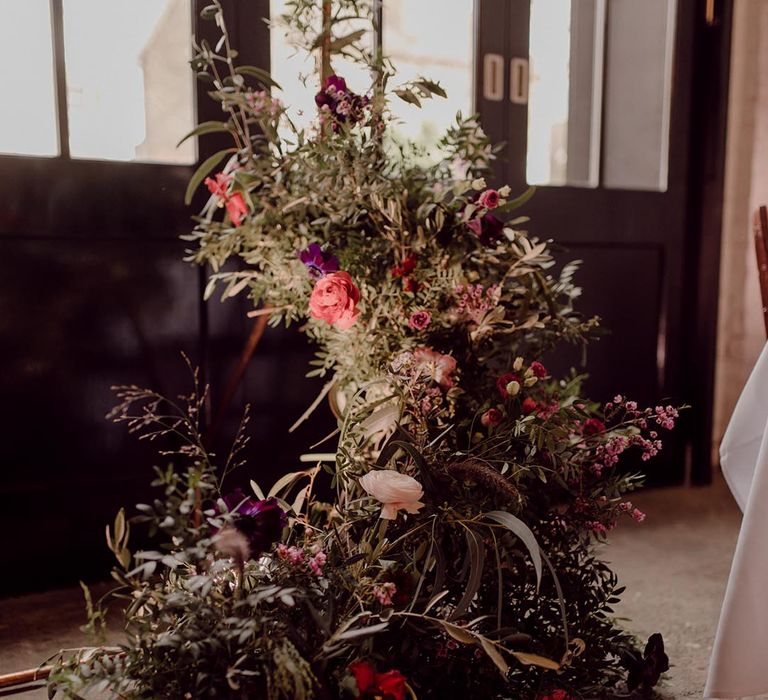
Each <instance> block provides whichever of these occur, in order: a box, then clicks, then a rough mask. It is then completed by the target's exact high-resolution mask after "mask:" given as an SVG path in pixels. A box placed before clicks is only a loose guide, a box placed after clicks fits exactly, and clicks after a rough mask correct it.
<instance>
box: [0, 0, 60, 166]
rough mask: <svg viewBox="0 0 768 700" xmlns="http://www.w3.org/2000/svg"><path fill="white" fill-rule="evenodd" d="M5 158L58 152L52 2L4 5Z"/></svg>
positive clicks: (1, 0) (3, 0)
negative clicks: (13, 154) (6, 156)
mask: <svg viewBox="0 0 768 700" xmlns="http://www.w3.org/2000/svg"><path fill="white" fill-rule="evenodd" d="M0 17H2V18H3V19H2V20H1V21H0V66H2V68H0V95H2V98H1V99H0V153H16V154H20V155H35V156H55V155H58V153H59V138H58V127H57V124H56V121H57V120H56V91H55V87H54V85H55V81H54V71H53V39H52V31H51V16H50V5H49V0H24V1H23V2H19V0H0Z"/></svg>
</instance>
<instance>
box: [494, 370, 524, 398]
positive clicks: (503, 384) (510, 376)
mask: <svg viewBox="0 0 768 700" xmlns="http://www.w3.org/2000/svg"><path fill="white" fill-rule="evenodd" d="M519 381H520V377H518V376H517V375H516V374H515V373H514V372H505V373H504V374H502V375H501V376H500V377H499V378H498V379H497V380H496V389H498V392H499V394H501V398H502V399H504V400H505V401H506V400H507V399H508V398H509V392H508V391H507V384H509V383H510V382H519Z"/></svg>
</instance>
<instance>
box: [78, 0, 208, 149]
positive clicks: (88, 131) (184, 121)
mask: <svg viewBox="0 0 768 700" xmlns="http://www.w3.org/2000/svg"><path fill="white" fill-rule="evenodd" d="M63 7H64V45H65V60H66V74H67V104H68V109H69V146H70V151H71V154H72V156H73V157H77V158H95V159H105V160H126V161H130V160H140V161H157V162H162V163H193V162H194V161H195V158H196V148H195V143H194V142H193V140H192V139H190V140H189V141H187V142H185V143H184V144H183V145H182V146H181V147H180V148H176V143H177V142H178V141H179V140H180V139H181V137H182V136H184V134H186V133H187V132H188V131H190V130H191V129H192V128H193V127H194V123H195V118H194V114H195V110H194V76H193V74H192V71H191V69H190V67H189V64H188V61H189V60H190V58H191V38H192V21H191V8H190V0H130V2H126V0H63Z"/></svg>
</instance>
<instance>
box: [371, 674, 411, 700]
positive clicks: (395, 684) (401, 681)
mask: <svg viewBox="0 0 768 700" xmlns="http://www.w3.org/2000/svg"><path fill="white" fill-rule="evenodd" d="M376 686H377V690H378V691H379V692H380V693H382V694H383V696H384V700H403V698H405V676H404V675H403V674H402V673H400V671H394V670H393V671H387V672H386V673H377V674H376Z"/></svg>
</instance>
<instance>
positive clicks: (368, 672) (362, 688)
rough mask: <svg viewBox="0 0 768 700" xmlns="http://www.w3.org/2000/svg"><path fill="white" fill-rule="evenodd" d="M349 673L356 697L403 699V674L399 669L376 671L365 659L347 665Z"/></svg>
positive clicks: (380, 699)
mask: <svg viewBox="0 0 768 700" xmlns="http://www.w3.org/2000/svg"><path fill="white" fill-rule="evenodd" d="M349 670H350V673H352V675H353V676H354V677H355V682H356V683H357V690H358V692H359V693H360V694H359V696H358V697H360V698H366V699H370V700H404V698H405V676H404V675H403V674H402V673H400V671H396V670H394V669H393V670H391V671H387V672H386V673H376V670H375V669H374V667H373V666H372V665H371V664H369V663H368V662H367V661H353V662H352V663H351V664H350V665H349Z"/></svg>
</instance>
